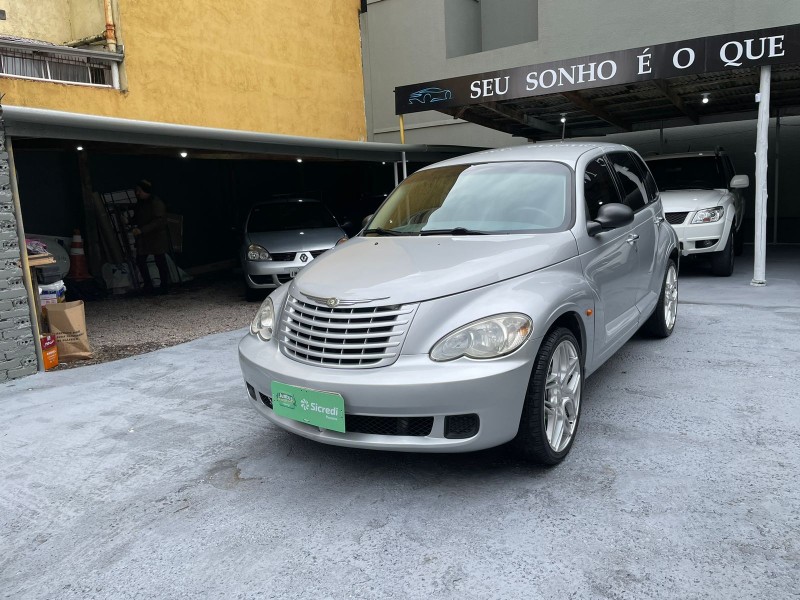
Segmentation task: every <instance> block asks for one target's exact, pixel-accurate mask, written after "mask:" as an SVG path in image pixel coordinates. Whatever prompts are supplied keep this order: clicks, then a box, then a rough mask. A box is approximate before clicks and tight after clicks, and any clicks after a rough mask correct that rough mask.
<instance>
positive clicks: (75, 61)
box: [0, 41, 119, 87]
mask: <svg viewBox="0 0 800 600" xmlns="http://www.w3.org/2000/svg"><path fill="white" fill-rule="evenodd" d="M118 60H119V59H118ZM114 62H117V61H114V60H107V59H103V58H102V57H96V56H87V55H86V53H85V52H83V51H81V50H75V49H72V48H62V47H58V46H46V45H42V49H41V50H40V49H38V48H36V49H32V48H31V49H29V48H21V47H19V45H16V44H15V45H14V46H11V45H7V44H4V43H3V42H2V41H0V75H6V76H11V77H23V78H26V79H43V80H46V81H58V82H63V83H79V84H84V85H97V86H109V87H110V86H111V85H112V77H111V69H112V64H113V63H114Z"/></svg>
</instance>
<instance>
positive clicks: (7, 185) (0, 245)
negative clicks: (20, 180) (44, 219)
mask: <svg viewBox="0 0 800 600" xmlns="http://www.w3.org/2000/svg"><path fill="white" fill-rule="evenodd" d="M24 251H25V250H24V248H23V249H20V247H19V241H18V237H17V222H16V218H15V216H14V203H13V201H12V198H11V179H10V177H9V166H8V152H7V151H6V145H5V132H4V129H3V126H2V117H0V382H2V381H6V380H8V379H14V378H16V377H22V376H24V375H32V374H33V373H35V372H36V369H37V365H36V347H35V346H34V339H33V327H32V324H31V312H30V307H29V306H28V293H27V291H26V290H25V285H24V283H23V280H22V269H21V268H20V264H21V255H20V252H24Z"/></svg>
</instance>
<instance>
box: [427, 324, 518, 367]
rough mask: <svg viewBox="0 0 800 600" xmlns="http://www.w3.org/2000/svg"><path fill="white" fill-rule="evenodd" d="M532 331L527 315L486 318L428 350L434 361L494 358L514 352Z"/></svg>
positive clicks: (456, 332)
mask: <svg viewBox="0 0 800 600" xmlns="http://www.w3.org/2000/svg"><path fill="white" fill-rule="evenodd" d="M532 331H533V323H532V321H531V319H530V317H528V316H527V315H523V314H521V313H506V314H502V315H494V316H492V317H486V318H485V319H481V320H480V321H475V322H474V323H470V324H469V325H464V327H459V328H458V329H456V330H455V331H453V332H451V333H448V334H447V335H446V336H444V337H443V338H442V339H440V340H439V341H438V342H436V343H435V344H434V345H433V348H431V352H430V357H431V359H433V360H435V361H437V362H443V361H447V360H455V359H456V358H461V357H462V356H466V357H468V358H479V359H480V358H497V357H498V356H504V355H506V354H510V353H512V352H514V350H516V349H517V348H519V347H520V346H522V344H524V343H525V340H527V339H528V337H530V335H531V332H532Z"/></svg>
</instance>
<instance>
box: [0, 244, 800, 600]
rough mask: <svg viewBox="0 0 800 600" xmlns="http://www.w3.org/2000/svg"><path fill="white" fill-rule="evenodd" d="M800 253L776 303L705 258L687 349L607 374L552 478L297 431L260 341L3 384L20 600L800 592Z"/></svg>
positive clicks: (2, 420) (692, 301)
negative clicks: (255, 401) (253, 393)
mask: <svg viewBox="0 0 800 600" xmlns="http://www.w3.org/2000/svg"><path fill="white" fill-rule="evenodd" d="M797 256H798V253H796V252H795V253H794V254H785V255H784V254H783V253H781V252H773V253H772V255H771V259H770V261H771V262H770V266H769V268H768V271H767V276H768V281H769V285H768V286H767V287H766V288H762V289H759V290H755V289H753V288H750V286H749V285H748V282H749V279H750V277H752V263H751V262H749V261H748V262H745V261H741V262H740V263H739V267H738V268H737V273H736V274H735V275H734V277H732V278H730V279H715V278H711V277H708V276H706V275H705V274H704V272H703V268H702V266H691V265H687V267H686V268H685V269H684V270H683V272H682V274H681V300H682V302H681V305H680V309H679V320H678V325H677V329H676V331H675V333H674V335H673V336H672V337H671V338H669V339H667V340H662V341H653V340H649V339H645V338H639V337H637V338H634V339H633V340H631V341H630V342H629V343H628V344H626V346H625V347H624V348H623V349H622V350H621V351H620V352H619V353H618V354H617V355H616V356H614V357H613V358H612V359H611V360H610V361H609V362H608V363H607V364H606V365H605V366H604V367H603V368H602V369H601V370H600V371H598V372H597V373H596V374H595V375H594V376H592V377H591V378H590V379H589V380H588V381H587V385H586V388H585V395H584V413H583V416H582V420H581V429H580V433H579V437H578V438H577V440H576V443H575V446H574V448H573V450H572V453H571V454H570V456H569V457H568V459H567V460H566V461H565V462H564V463H563V464H562V465H561V466H559V467H556V468H553V469H542V468H538V467H532V466H528V465H526V464H524V463H522V462H519V461H517V460H515V459H514V458H513V457H512V456H510V455H509V454H508V453H507V452H506V451H505V450H503V449H496V450H491V451H486V452H482V453H478V454H471V455H469V454H468V455H451V456H440V455H418V454H413V455H404V454H391V453H377V452H365V451H354V450H349V449H342V448H335V447H329V446H323V445H318V444H315V443H313V442H310V441H307V440H304V439H302V438H299V437H294V436H292V435H290V434H288V433H284V432H282V431H280V430H277V429H276V428H274V427H273V426H271V425H270V424H269V423H267V422H266V421H264V420H262V419H261V418H260V417H258V416H257V415H256V414H255V413H254V412H253V411H252V410H251V409H250V408H249V406H248V405H247V400H246V397H245V390H244V385H243V383H242V380H241V376H240V373H239V370H238V366H237V359H236V353H235V348H236V343H237V340H238V339H239V337H241V335H242V334H243V331H234V332H230V333H222V334H217V335H212V336H209V337H205V338H202V339H199V340H196V341H193V342H189V343H187V344H183V345H180V346H175V347H172V348H167V349H163V350H159V351H157V352H153V353H150V354H145V355H142V356H137V357H131V358H127V359H124V360H121V361H118V362H111V363H106V364H100V365H93V366H87V367H84V368H80V369H71V370H67V371H61V372H55V373H49V374H46V375H37V376H34V377H31V378H27V379H24V380H19V381H16V382H13V383H10V384H4V385H2V386H0V396H1V397H2V400H0V482H2V485H0V596H1V597H3V598H14V599H15V600H16V599H19V598H48V599H50V598H175V599H177V598H200V597H202V598H223V597H224V598H336V599H340V598H398V599H407V598H481V599H484V598H522V597H528V598H539V597H551V598H619V599H623V598H637V599H638V598H669V599H675V598H681V599H689V598H720V599H723V598H724V599H726V600H727V599H730V598H737V599H741V598H789V597H797V595H798V589H800V484H798V473H800V406H799V404H800V403H799V402H798V392H797V390H798V388H800V369H798V366H797V365H798V363H800V342H798V339H800V293H799V292H800V260H797V258H796V257H797ZM748 269H749V271H748ZM254 309H255V307H254Z"/></svg>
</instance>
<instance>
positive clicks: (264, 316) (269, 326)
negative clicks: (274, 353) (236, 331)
mask: <svg viewBox="0 0 800 600" xmlns="http://www.w3.org/2000/svg"><path fill="white" fill-rule="evenodd" d="M274 326H275V307H274V306H273V305H272V298H270V297H267V299H266V300H264V302H262V303H261V306H260V307H259V309H258V312H257V313H256V317H255V319H253V322H252V323H251V324H250V333H252V334H253V335H257V336H258V337H259V338H261V339H262V340H264V341H265V342H267V341H269V340H270V338H271V337H272V333H273V328H274Z"/></svg>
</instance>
